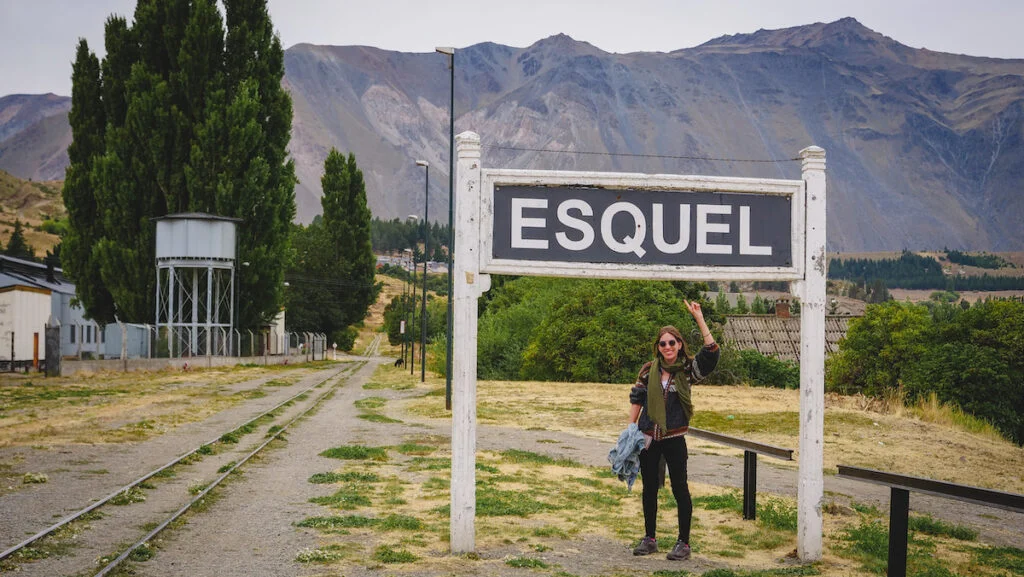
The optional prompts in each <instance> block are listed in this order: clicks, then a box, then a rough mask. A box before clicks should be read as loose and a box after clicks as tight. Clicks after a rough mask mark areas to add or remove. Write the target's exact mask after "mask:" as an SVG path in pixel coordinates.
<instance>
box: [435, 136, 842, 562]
mask: <svg viewBox="0 0 1024 577" xmlns="http://www.w3.org/2000/svg"><path fill="white" fill-rule="evenodd" d="M456 142H457V146H458V148H457V150H458V158H457V165H456V166H457V168H456V178H457V186H456V189H455V200H456V203H455V219H454V227H455V230H454V233H455V245H454V248H455V258H454V262H453V264H454V270H453V271H452V281H453V283H452V295H451V298H452V303H453V307H452V340H453V344H452V347H453V349H454V350H457V351H459V354H457V355H452V436H451V439H452V473H451V485H450V487H451V509H450V511H451V514H450V517H449V523H450V534H449V543H450V546H451V550H452V552H453V553H468V552H471V551H473V549H474V543H475V542H474V539H475V535H474V533H475V524H474V523H475V516H476V477H475V475H476V466H475V459H476V427H477V419H476V398H477V391H476V364H477V321H478V318H477V315H478V299H479V298H480V296H481V295H482V294H483V293H485V292H487V290H488V289H489V288H490V285H491V282H490V275H491V274H512V275H534V276H561V277H577V278H623V279H644V280H686V281H702V280H716V281H731V280H777V281H793V282H791V284H790V287H791V290H792V292H793V294H794V295H795V296H797V297H799V298H800V300H801V313H802V314H801V315H800V419H799V420H800V445H799V463H800V470H799V481H798V487H797V555H798V556H799V557H800V559H802V560H804V561H814V560H817V559H820V558H821V554H822V534H823V533H822V523H823V519H822V512H821V506H820V505H821V500H822V498H823V491H824V480H823V474H822V469H823V467H824V466H823V463H824V452H823V437H824V412H825V393H824V389H825V387H824V382H825V379H824V375H825V370H824V369H825V258H826V257H825V151H824V150H822V149H821V148H818V147H816V146H811V147H808V148H805V149H803V150H802V151H800V160H801V173H802V174H801V177H802V178H801V179H800V180H775V179H752V178H728V177H712V176H687V175H661V174H657V175H647V174H622V173H601V172H566V171H528V170H508V169H491V168H485V167H483V166H482V165H481V146H480V136H479V135H477V134H474V133H472V132H464V133H462V134H460V135H459V136H458V137H457V138H456ZM643 360H644V359H637V363H638V364H639V363H641V362H642V361H643Z"/></svg>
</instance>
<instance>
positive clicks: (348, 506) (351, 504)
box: [309, 484, 373, 511]
mask: <svg viewBox="0 0 1024 577" xmlns="http://www.w3.org/2000/svg"><path fill="white" fill-rule="evenodd" d="M364 491H365V488H361V487H359V486H357V485H354V484H353V485H346V486H345V487H342V488H341V489H339V490H338V491H336V492H335V493H334V494H332V495H326V496H323V497H313V498H312V499H310V500H309V502H310V503H316V504H317V505H326V506H328V507H334V508H335V509H342V510H345V511H348V510H352V509H356V508H359V507H369V506H371V505H373V503H372V502H371V501H370V498H369V497H367V496H366V494H365V493H364Z"/></svg>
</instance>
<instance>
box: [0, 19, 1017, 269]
mask: <svg viewBox="0 0 1024 577" xmlns="http://www.w3.org/2000/svg"><path fill="white" fill-rule="evenodd" d="M285 67H286V73H285V79H284V85H285V87H286V88H287V89H288V90H289V92H290V93H291V95H292V99H293V105H294V117H293V121H292V128H293V130H292V139H291V145H290V152H291V155H292V157H293V158H294V159H295V163H296V171H297V174H298V176H299V179H300V183H299V184H298V185H297V187H296V191H295V192H296V203H297V208H298V220H300V221H302V222H308V221H310V220H311V219H312V218H313V216H315V215H316V214H317V213H319V211H320V203H319V196H320V176H321V174H322V171H323V161H324V159H325V158H326V156H327V153H328V151H329V150H330V149H331V147H335V148H338V149H339V150H342V151H344V152H353V153H354V154H355V155H356V160H357V162H358V164H359V166H360V168H361V169H362V170H363V172H364V176H365V178H366V183H367V193H368V201H369V204H370V208H371V210H372V211H373V213H374V215H376V216H379V217H382V218H395V217H403V218H404V217H405V216H407V215H410V214H415V215H422V213H423V207H424V184H423V183H424V180H423V178H424V175H423V169H422V168H420V167H418V166H416V165H415V163H414V160H416V159H423V160H427V161H429V163H430V172H431V174H430V189H429V203H430V207H429V212H430V216H431V220H441V221H447V208H448V174H447V173H448V128H449V127H448V119H449V116H448V99H449V92H448V90H449V74H450V71H449V69H448V57H447V56H444V55H441V54H435V53H419V54H412V53H401V52H392V51H386V50H381V49H377V48H372V47H365V46H317V45H310V44H298V45H295V46H292V47H291V48H289V49H288V50H287V51H286V52H285ZM69 107H70V99H67V98H65V97H58V96H54V95H45V96H23V95H14V96H7V97H3V98H0V169H4V170H7V171H9V172H11V173H12V174H15V175H18V176H21V177H23V178H36V179H52V178H62V176H63V174H62V173H63V168H64V167H65V166H66V165H67V155H66V147H67V144H68V143H69V142H70V131H69V129H68V128H67V126H68V125H67V109H68V108H69ZM455 117H456V123H455V131H456V133H459V132H461V131H463V130H473V131H474V132H477V133H478V134H480V135H481V139H482V143H483V145H484V149H483V158H482V162H483V165H484V166H487V167H495V168H535V169H565V170H601V171H617V172H646V173H673V174H704V175H732V176H747V177H765V178H790V179H798V178H799V177H800V163H799V162H798V161H795V160H793V159H794V158H795V157H796V155H797V153H798V151H799V150H801V149H802V148H804V147H806V146H809V145H812V144H813V145H818V146H821V147H822V148H824V149H825V150H826V153H827V155H828V160H827V163H828V168H827V183H828V193H827V194H828V249H829V250H830V251H872V250H899V249H903V248H908V249H926V248H942V247H948V248H956V249H966V250H989V251H997V250H998V251H1007V250H1024V234H1021V229H1022V224H1024V194H1022V193H1024V60H1006V59H994V58H979V57H971V56H962V55H955V54H946V53H939V52H933V51H930V50H927V49H915V48H910V47H907V46H905V45H902V44H900V43H899V42H897V41H895V40H893V39H891V38H888V37H886V36H883V35H881V34H878V33H876V32H874V31H872V30H870V29H868V28H866V27H864V26H863V25H861V24H860V23H859V22H857V21H856V20H854V19H852V18H845V19H842V20H838V21H836V22H831V23H818V24H811V25H806V26H799V27H794V28H787V29H781V30H759V31H757V32H754V33H752V34H737V35H732V36H723V37H721V38H717V39H714V40H711V41H709V42H707V43H705V44H702V45H700V46H697V47H694V48H686V49H681V50H676V51H673V52H669V53H650V52H637V53H630V54H612V53H608V52H604V51H602V50H600V49H598V48H596V47H594V46H592V45H590V44H588V43H586V42H580V41H576V40H573V39H572V38H570V37H568V36H565V35H557V36H553V37H550V38H545V39H543V40H540V41H538V42H536V43H535V44H533V45H532V46H529V47H526V48H515V47H509V46H503V45H499V44H494V43H482V44H476V45H473V46H469V47H466V48H462V49H458V50H457V52H456V56H455Z"/></svg>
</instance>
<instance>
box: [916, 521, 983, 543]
mask: <svg viewBox="0 0 1024 577" xmlns="http://www.w3.org/2000/svg"><path fill="white" fill-rule="evenodd" d="M907 524H908V527H909V528H910V530H911V531H917V532H918V533H924V534H925V535H934V536H936V537H942V536H946V537H952V538H953V539H958V540H960V541H977V539H978V532H977V531H975V530H974V529H971V528H970V527H964V526H963V525H954V524H953V523H947V522H945V521H942V520H940V519H935V518H934V517H932V516H931V515H913V516H911V517H910V518H909V519H908V520H907Z"/></svg>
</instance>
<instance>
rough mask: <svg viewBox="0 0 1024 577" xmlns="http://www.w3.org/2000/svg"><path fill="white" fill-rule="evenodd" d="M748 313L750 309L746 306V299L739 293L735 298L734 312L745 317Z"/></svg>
mask: <svg viewBox="0 0 1024 577" xmlns="http://www.w3.org/2000/svg"><path fill="white" fill-rule="evenodd" d="M749 312H750V307H748V306H747V297H745V296H743V293H740V294H739V295H737V296H736V311H735V313H736V314H738V315H745V314H747V313H749Z"/></svg>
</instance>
